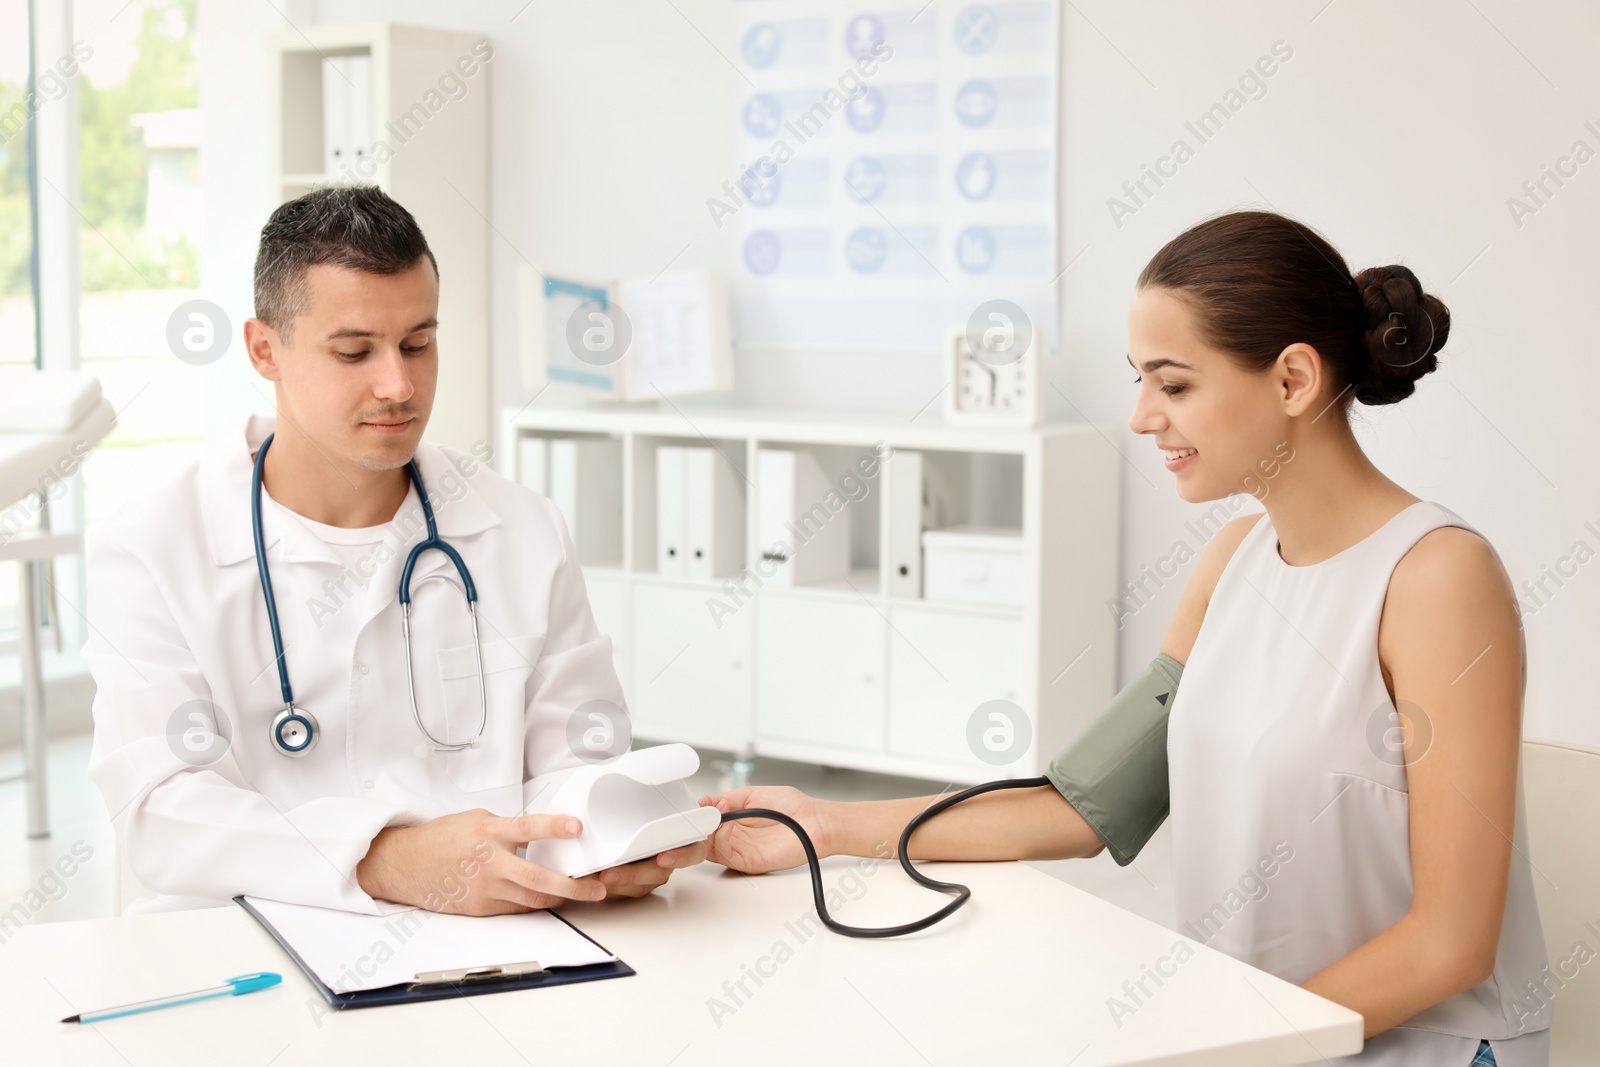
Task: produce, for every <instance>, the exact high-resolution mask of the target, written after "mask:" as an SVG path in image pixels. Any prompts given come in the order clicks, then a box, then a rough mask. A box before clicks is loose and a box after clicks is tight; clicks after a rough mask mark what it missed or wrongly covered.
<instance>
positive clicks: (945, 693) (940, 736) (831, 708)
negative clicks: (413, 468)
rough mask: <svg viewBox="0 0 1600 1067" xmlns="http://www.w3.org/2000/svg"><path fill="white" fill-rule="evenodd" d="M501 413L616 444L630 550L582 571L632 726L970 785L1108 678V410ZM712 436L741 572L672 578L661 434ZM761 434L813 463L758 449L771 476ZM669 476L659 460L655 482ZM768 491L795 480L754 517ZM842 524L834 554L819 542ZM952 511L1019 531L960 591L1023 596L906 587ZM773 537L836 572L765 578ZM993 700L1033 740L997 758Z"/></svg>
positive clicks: (1113, 501) (1037, 764) (514, 431)
mask: <svg viewBox="0 0 1600 1067" xmlns="http://www.w3.org/2000/svg"><path fill="white" fill-rule="evenodd" d="M503 418H504V419H505V422H504V424H503V426H502V433H503V436H502V441H503V443H504V448H503V452H504V454H506V455H509V456H513V457H514V456H515V455H516V452H517V449H518V447H519V442H521V441H522V440H524V439H526V438H529V437H548V436H594V435H609V436H612V437H620V438H621V440H622V442H623V450H622V452H623V462H622V482H623V496H624V501H625V510H624V516H623V541H624V544H625V545H626V546H627V553H626V558H625V562H624V566H623V567H622V568H620V569H619V568H615V567H608V568H606V569H605V570H603V571H601V570H595V571H593V573H594V574H595V575H596V579H597V580H596V583H595V584H596V587H597V588H598V589H599V592H598V594H597V595H596V596H595V597H594V598H593V600H594V601H595V602H596V604H597V607H596V617H597V619H599V618H600V617H601V616H602V615H604V616H605V617H606V619H607V620H609V621H608V622H607V623H606V624H605V625H606V626H608V627H609V628H610V629H609V630H608V631H607V632H609V633H612V634H613V635H614V637H613V640H614V648H615V650H616V654H617V656H618V662H619V673H620V675H621V677H622V678H623V679H624V686H625V690H626V692H627V694H628V697H629V702H630V703H629V707H630V709H632V710H633V712H634V714H635V729H636V732H637V733H638V735H639V736H641V737H650V738H652V739H655V740H659V741H683V742H686V743H689V744H695V745H707V746H710V747H716V748H722V749H727V750H731V751H735V752H744V753H748V754H759V753H767V754H772V755H784V756H788V757H790V758H799V759H806V760H810V761H812V762H817V763H823V764H834V765H838V766H855V767H861V768H864V769H869V770H877V771H882V772H889V773H922V774H930V775H937V776H938V777H939V778H940V779H941V780H970V781H979V780H984V779H988V778H993V777H997V776H1005V775H1019V776H1021V775H1031V774H1037V773H1040V772H1041V771H1042V770H1043V767H1044V765H1045V764H1046V763H1047V761H1048V760H1049V759H1050V758H1051V757H1052V756H1053V755H1054V754H1055V753H1056V752H1057V751H1059V749H1060V747H1061V746H1062V745H1063V744H1065V743H1067V742H1068V741H1070V740H1071V739H1072V738H1073V737H1074V736H1076V735H1077V734H1078V732H1079V731H1081V730H1082V729H1083V728H1084V727H1085V726H1087V725H1088V723H1089V721H1090V720H1091V719H1092V717H1093V715H1094V713H1095V712H1096V711H1097V710H1098V709H1099V708H1100V707H1102V706H1103V705H1104V703H1105V701H1106V700H1107V699H1109V698H1110V697H1111V696H1112V695H1113V693H1114V691H1115V689H1114V686H1113V684H1112V683H1113V682H1114V680H1115V677H1116V659H1117V630H1116V624H1115V620H1114V619H1113V618H1112V616H1111V614H1110V613H1108V612H1107V611H1106V610H1105V605H1106V603H1107V602H1109V601H1111V600H1112V599H1113V598H1114V597H1115V595H1116V581H1117V572H1116V561H1117V551H1118V533H1117V516H1118V515H1119V514H1120V511H1121V509H1120V500H1119V492H1120V490H1119V482H1120V474H1121V470H1120V466H1119V464H1120V457H1119V456H1118V453H1117V451H1116V450H1115V449H1114V448H1112V447H1108V445H1107V437H1108V436H1109V433H1110V431H1109V430H1108V429H1107V428H1102V427H1096V426H1092V425H1088V424H1055V425H1046V426H1042V427H1037V428H1034V429H1028V430H1021V429H1002V428H986V427H967V426H949V425H943V424H942V423H941V422H940V421H939V420H937V419H934V418H928V419H920V420H918V421H917V422H916V423H915V424H911V423H908V422H907V421H906V418H905V417H904V416H902V415H899V414H876V415H873V414H837V413H817V412H784V411H771V410H757V409H748V408H746V409H740V408H733V407H723V408H701V409H691V408H688V407H684V408H682V409H681V410H680V409H678V408H672V409H669V410H654V409H649V408H644V407H641V406H638V405H629V406H616V405H613V406H593V407H584V408H579V407H552V406H546V405H545V403H543V402H541V403H540V404H537V405H534V406H532V407H530V408H529V409H527V410H524V411H512V410H509V409H508V410H506V411H505V412H504V413H503ZM708 442H709V443H712V444H714V445H715V446H716V447H717V449H718V451H719V452H720V453H721V454H722V455H721V459H718V460H717V461H716V463H715V468H716V470H717V472H718V475H719V476H720V477H722V478H723V479H724V480H725V481H727V482H731V483H734V484H733V485H731V487H726V488H727V489H728V493H727V495H728V498H729V499H731V500H733V501H734V502H735V503H736V504H737V506H738V510H739V516H737V518H739V519H740V521H731V520H730V523H729V530H730V531H731V532H730V533H729V535H728V537H729V539H731V541H732V543H733V544H734V545H735V546H736V549H737V551H736V552H735V553H734V557H735V559H736V562H735V561H734V560H730V559H728V558H722V559H720V560H718V563H717V566H718V569H719V570H722V571H724V572H727V571H730V570H731V571H733V573H731V574H728V573H725V574H724V576H722V577H718V578H715V579H704V578H702V579H691V578H687V577H683V576H679V575H663V574H661V573H659V572H658V570H657V569H656V568H657V528H658V509H657V501H658V495H659V494H658V489H659V486H658V484H657V483H658V478H657V474H658V456H657V452H658V449H659V448H660V447H662V446H663V445H678V444H688V445H698V446H702V447H703V446H705V445H706V444H707V443H708ZM880 443H883V444H887V445H888V446H890V448H889V449H881V448H878V447H877V446H878V445H879V444H880ZM765 449H779V450H798V451H805V452H808V453H810V454H811V455H812V457H813V458H814V459H815V460H816V465H815V466H811V465H809V464H807V465H806V466H807V468H808V471H807V473H806V474H805V476H804V479H801V477H800V475H799V470H800V467H799V465H798V464H797V465H795V467H794V468H793V472H794V473H793V474H792V475H791V471H790V470H786V469H784V465H783V464H772V465H768V466H767V467H766V471H765V473H766V478H765V481H766V482H769V483H770V484H768V485H767V488H766V489H765V490H763V482H764V479H763V477H762V476H761V475H762V472H763V467H764V464H763V461H762V452H763V450H765ZM891 450H892V452H891V454H890V455H888V456H887V458H885V456H884V453H885V452H890V451H891ZM867 460H873V461H874V462H870V463H869V462H863V461H867ZM669 463H670V461H669ZM729 468H732V469H731V470H730V469H729ZM503 469H504V468H503ZM735 471H737V472H738V474H735V473H734V472H735ZM868 471H870V472H871V473H867V472H868ZM791 476H792V477H793V479H794V484H793V485H792V486H791V485H789V484H788V482H789V479H790V478H791ZM608 477H609V475H608ZM674 477H675V475H674V474H673V472H672V470H671V468H670V466H669V468H668V470H667V481H666V482H665V483H664V484H666V485H668V486H671V485H674V484H675V482H674ZM802 481H803V484H802ZM764 492H777V493H779V494H781V495H789V494H792V495H793V497H794V503H793V505H792V509H791V507H790V506H788V505H785V506H783V507H774V508H770V509H769V512H768V515H767V516H766V517H765V519H763V515H762V508H763V505H764V504H767V505H772V504H774V503H776V502H775V501H772V500H770V499H767V498H765V497H764ZM835 494H837V496H836V495H835ZM713 497H715V494H713ZM839 498H842V499H843V503H842V504H841V500H840V499H839ZM819 503H820V504H821V505H822V506H823V508H824V509H825V511H826V514H824V513H823V511H822V510H817V508H816V505H817V504H819ZM715 510H716V509H713V511H715ZM723 510H728V509H723ZM686 514H687V512H686ZM695 514H700V512H695ZM847 520H848V523H849V538H848V541H849V544H848V550H849V551H848V555H845V553H844V552H843V551H842V550H841V548H840V546H839V544H838V543H837V542H834V543H829V542H827V541H824V540H822V538H825V537H828V536H831V531H834V530H842V529H843V524H844V523H845V522H846V521H847ZM674 525H675V521H674V520H671V519H669V522H668V526H669V528H670V527H672V526H674ZM957 525H964V526H978V527H984V528H994V529H998V530H1003V531H1005V532H1007V533H1010V534H1012V535H1014V536H1015V538H1016V540H1017V542H1018V544H1017V545H1016V546H1015V551H1014V552H1011V551H1008V552H1005V553H1000V554H999V555H997V556H995V557H994V558H993V559H992V560H991V561H990V566H993V567H994V568H995V569H994V570H993V572H992V573H990V572H989V571H985V572H984V574H985V575H987V577H986V578H984V579H983V580H982V581H979V579H977V578H974V579H973V580H974V581H979V584H978V585H975V586H974V587H973V588H974V589H975V590H979V591H981V589H982V588H993V589H995V590H998V589H999V588H1001V587H1002V586H1001V583H1002V582H1003V583H1005V584H1004V586H1003V588H1005V589H1006V591H1007V592H1008V594H1010V595H1012V596H1015V595H1017V593H1018V591H1019V590H1020V596H1021V600H1022V602H1021V603H1020V604H997V603H983V602H969V601H958V600H934V599H926V598H924V597H922V596H920V595H916V594H918V593H920V592H922V591H923V590H924V589H925V588H926V587H925V586H924V584H923V582H924V579H925V570H924V557H923V551H922V544H921V536H920V535H921V532H922V530H923V529H924V528H931V529H940V528H944V527H949V526H957ZM780 528H781V530H783V531H785V532H784V533H783V534H782V535H780V534H779V533H778V532H777V531H778V530H780ZM780 539H781V540H782V541H783V542H784V543H785V544H788V545H790V546H791V547H793V546H795V545H796V544H797V543H798V544H799V545H801V546H804V545H814V546H816V547H817V548H825V549H827V550H828V551H827V552H824V553H820V554H818V555H816V556H814V557H813V558H812V566H813V567H814V568H815V569H814V570H813V571H812V574H814V575H819V576H820V575H823V574H837V573H839V568H841V567H848V572H847V573H846V574H845V575H843V576H842V577H839V578H836V579H831V580H827V581H817V582H812V583H809V584H804V585H778V584H775V583H773V582H771V581H770V580H767V579H765V578H763V577H761V573H760V570H759V569H757V568H756V567H755V566H754V565H753V563H754V561H756V560H759V559H760V558H761V555H762V553H763V552H764V551H767V550H770V549H771V548H772V546H773V545H774V544H776V543H777V542H778V541H779V540H780ZM763 541H767V542H769V543H767V544H763V543H762V542H763ZM709 543H711V544H722V543H723V539H721V538H715V539H712V540H711V541H710V542H709ZM1008 547H1009V546H1008ZM798 551H801V552H803V551H804V548H803V547H802V548H800V549H799V550H798ZM945 551H946V552H947V553H949V552H954V553H957V554H959V553H960V552H961V549H960V548H959V547H958V546H945ZM828 553H832V554H828ZM714 558H715V557H714ZM795 558H796V559H798V558H800V557H799V556H798V554H797V555H796V557H795ZM824 561H826V562H825V563H824ZM960 562H961V561H960V560H959V559H958V560H954V561H946V560H937V561H936V564H935V565H936V566H952V565H959V564H960ZM902 567H905V568H907V572H906V574H904V575H902V574H901V568H902ZM911 568H914V569H915V570H914V572H913V570H912V569H911ZM802 573H804V572H802ZM913 573H915V575H916V576H915V577H914V578H913V577H912V576H911V575H912V574H913ZM944 573H946V574H949V573H952V572H950V571H945V572H944ZM602 576H603V577H602ZM985 583H992V584H985ZM734 586H738V587H741V588H742V589H743V590H744V592H742V593H741V592H739V591H738V590H733V591H730V589H732V588H733V587H734ZM958 588H959V587H958ZM719 605H720V607H719ZM1068 668H1071V669H1070V670H1069V669H1068ZM995 701H1005V702H1008V703H1010V704H1013V705H1015V707H1016V708H1017V709H1019V710H1020V713H1021V714H1022V715H1024V716H1025V717H1026V718H1027V720H1028V723H1027V725H1028V726H1029V727H1030V731H1029V732H1028V733H1027V734H1026V735H1025V736H1027V737H1029V738H1031V741H1030V743H1029V745H1028V746H1027V747H1026V749H1024V750H1022V751H1019V752H1017V753H1016V754H1015V756H1014V758H1011V759H1009V760H1008V762H1006V763H1004V764H1002V765H996V764H993V763H991V762H989V761H988V757H987V756H985V755H980V754H979V753H976V752H975V751H974V750H973V749H972V741H971V730H970V727H971V721H972V717H973V716H974V715H975V714H976V713H977V712H978V711H979V710H980V709H982V708H983V707H984V706H985V705H987V704H991V703H993V702H995Z"/></svg>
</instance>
